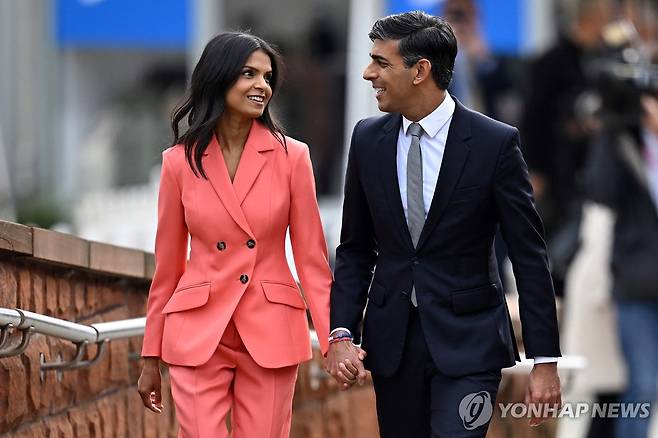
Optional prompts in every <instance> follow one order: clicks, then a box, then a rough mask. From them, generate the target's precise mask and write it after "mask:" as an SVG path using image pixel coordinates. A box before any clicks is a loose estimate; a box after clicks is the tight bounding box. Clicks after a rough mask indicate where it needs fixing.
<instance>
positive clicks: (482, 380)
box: [372, 307, 501, 438]
mask: <svg viewBox="0 0 658 438" xmlns="http://www.w3.org/2000/svg"><path fill="white" fill-rule="evenodd" d="M500 378H501V375H500V370H494V371H489V372H483V373H479V374H473V375H469V376H464V377H458V378H453V377H448V376H445V375H443V374H442V373H441V372H439V371H438V370H437V368H436V366H435V365H434V362H433V361H432V357H431V356H430V353H429V350H428V349H427V344H426V342H425V336H424V335H423V330H422V328H421V325H420V317H419V315H418V309H416V308H413V307H412V308H411V311H410V316H409V328H408V329H407V339H406V343H405V348H404V353H403V356H402V362H401V364H400V368H398V370H397V371H396V373H395V374H394V375H393V376H391V377H382V376H378V375H375V374H373V375H372V379H373V383H374V386H375V395H376V398H377V418H378V422H379V433H380V436H381V437H382V438H410V437H413V438H429V437H432V438H462V437H464V438H466V437H468V438H476V437H484V436H485V435H486V433H487V427H488V426H489V420H490V419H491V412H492V408H493V405H494V404H495V401H496V394H497V392H498V385H499V384H500ZM467 396H468V398H466V397H467ZM460 404H461V407H460ZM487 405H488V406H487Z"/></svg>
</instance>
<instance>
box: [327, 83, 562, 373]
mask: <svg viewBox="0 0 658 438" xmlns="http://www.w3.org/2000/svg"><path fill="white" fill-rule="evenodd" d="M454 113H455V101H454V100H453V99H452V97H451V96H450V94H449V93H446V97H445V99H443V102H441V104H440V105H439V106H438V107H437V108H436V109H435V110H434V111H432V112H431V113H430V114H428V115H427V116H425V117H424V118H423V119H421V120H419V121H418V123H419V124H420V126H421V127H422V128H423V134H422V135H421V137H420V150H421V159H422V163H423V204H424V207H425V218H427V213H428V212H429V210H430V206H431V205H432V198H434V189H435V188H436V182H437V181H438V179H439V171H440V170H441V163H442V162H443V153H444V152H445V148H446V141H447V139H448V130H449V129H450V122H451V121H452V115H453V114H454ZM412 123H413V122H412V121H411V120H409V119H407V118H406V117H404V116H403V117H402V125H401V126H400V132H399V134H398V145H397V158H396V162H397V171H398V184H399V186H400V199H401V200H402V207H403V209H404V216H405V218H406V217H407V154H408V153H409V147H410V146H411V135H409V134H407V132H408V130H409V126H410V125H411V124H412ZM338 330H345V331H347V332H349V330H347V329H346V328H343V327H337V328H335V329H334V330H332V331H331V333H332V334H333V333H335V332H337V331H338ZM546 362H557V358H556V357H539V356H538V357H535V364H538V363H546Z"/></svg>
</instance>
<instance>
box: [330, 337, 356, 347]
mask: <svg viewBox="0 0 658 438" xmlns="http://www.w3.org/2000/svg"><path fill="white" fill-rule="evenodd" d="M344 341H350V342H352V337H351V336H341V337H339V338H333V337H332V338H329V344H330V345H331V344H335V343H336V342H344Z"/></svg>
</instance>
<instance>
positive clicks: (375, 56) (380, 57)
mask: <svg viewBox="0 0 658 438" xmlns="http://www.w3.org/2000/svg"><path fill="white" fill-rule="evenodd" d="M370 57H371V58H372V59H373V61H380V62H388V59H386V58H384V57H383V56H381V55H373V54H372V53H371V54H370Z"/></svg>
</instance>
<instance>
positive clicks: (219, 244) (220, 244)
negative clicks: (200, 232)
mask: <svg viewBox="0 0 658 438" xmlns="http://www.w3.org/2000/svg"><path fill="white" fill-rule="evenodd" d="M217 249H218V250H220V251H224V250H225V249H226V243H224V242H217Z"/></svg>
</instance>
